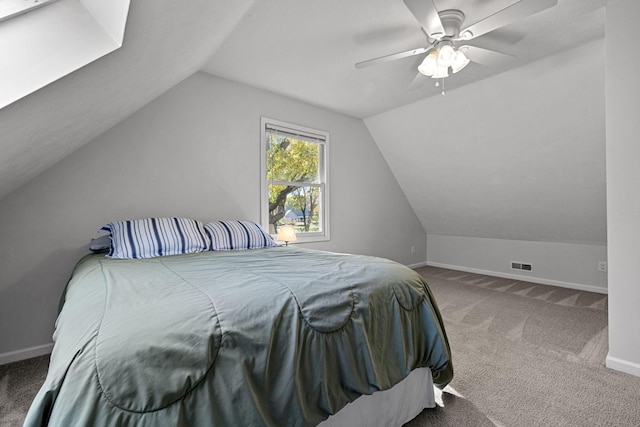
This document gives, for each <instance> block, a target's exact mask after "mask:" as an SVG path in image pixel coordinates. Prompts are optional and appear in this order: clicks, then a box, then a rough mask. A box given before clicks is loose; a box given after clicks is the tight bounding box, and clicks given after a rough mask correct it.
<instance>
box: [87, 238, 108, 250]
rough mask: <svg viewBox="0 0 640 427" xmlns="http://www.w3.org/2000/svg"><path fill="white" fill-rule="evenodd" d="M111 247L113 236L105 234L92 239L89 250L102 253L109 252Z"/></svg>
mask: <svg viewBox="0 0 640 427" xmlns="http://www.w3.org/2000/svg"><path fill="white" fill-rule="evenodd" d="M110 248H111V236H109V235H105V236H100V237H96V238H94V239H91V242H90V243H89V250H90V251H91V252H96V253H102V252H109V249H110Z"/></svg>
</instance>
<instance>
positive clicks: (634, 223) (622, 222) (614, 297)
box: [606, 0, 640, 376]
mask: <svg viewBox="0 0 640 427" xmlns="http://www.w3.org/2000/svg"><path fill="white" fill-rule="evenodd" d="M638 16H640V2H638V1H636V0H620V1H618V2H610V4H608V5H607V21H606V32H607V36H606V52H607V54H606V63H607V64H608V65H607V78H606V93H607V232H608V237H609V242H608V251H609V354H608V356H607V366H608V367H610V368H614V369H618V370H621V371H624V372H628V373H631V374H634V375H637V376H640V334H639V333H638V326H639V325H640V309H638V302H639V301H640V197H639V196H638V194H639V193H638V185H639V184H640V167H638V160H640V143H638V135H640V120H639V116H640V81H639V80H638V74H639V73H640V58H638V56H637V55H633V54H631V55H630V54H629V53H630V52H635V51H636V47H635V44H636V41H635V39H634V34H633V33H634V28H635V23H636V21H637V18H638ZM609 64H610V65H609Z"/></svg>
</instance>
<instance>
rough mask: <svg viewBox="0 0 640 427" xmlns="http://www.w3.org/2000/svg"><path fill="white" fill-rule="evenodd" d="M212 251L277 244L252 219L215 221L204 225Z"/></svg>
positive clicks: (264, 246)
mask: <svg viewBox="0 0 640 427" xmlns="http://www.w3.org/2000/svg"><path fill="white" fill-rule="evenodd" d="M204 230H205V231H206V232H207V234H208V235H209V236H208V237H209V239H210V241H211V246H210V249H211V250H212V251H224V250H241V249H258V248H266V247H269V246H278V245H277V243H276V242H274V241H273V239H272V238H271V236H270V235H269V233H267V232H266V231H264V230H263V228H262V227H260V225H258V224H256V223H255V222H253V221H216V222H210V223H208V224H205V225H204Z"/></svg>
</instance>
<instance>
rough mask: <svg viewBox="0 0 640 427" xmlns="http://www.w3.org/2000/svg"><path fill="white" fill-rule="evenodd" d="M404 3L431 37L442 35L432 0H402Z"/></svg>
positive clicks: (438, 17) (440, 22) (440, 23)
mask: <svg viewBox="0 0 640 427" xmlns="http://www.w3.org/2000/svg"><path fill="white" fill-rule="evenodd" d="M404 4H405V5H406V6H407V8H408V9H409V10H410V11H411V13H413V16H415V17H416V19H417V20H418V23H419V24H420V25H421V26H422V28H424V30H425V31H426V32H427V34H428V35H429V36H430V37H431V38H435V39H437V38H440V37H442V36H444V27H443V26H442V21H441V20H440V16H439V15H438V10H437V9H436V5H435V4H434V3H433V0H404Z"/></svg>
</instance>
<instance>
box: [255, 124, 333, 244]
mask: <svg viewBox="0 0 640 427" xmlns="http://www.w3.org/2000/svg"><path fill="white" fill-rule="evenodd" d="M265 132H266V134H265V135H266V138H265V142H266V147H265V159H264V161H265V164H266V168H265V173H266V182H265V184H266V191H267V194H268V223H269V231H270V232H271V233H274V234H275V233H277V232H278V228H279V227H280V226H281V225H285V224H290V225H293V227H294V229H295V231H296V233H298V234H299V235H300V234H302V235H304V234H305V233H306V234H308V235H321V234H324V233H325V218H324V215H325V214H324V212H325V206H324V199H323V198H324V197H325V181H324V179H325V173H324V170H323V168H324V167H325V164H324V155H325V154H324V150H325V145H324V144H325V138H324V137H322V136H320V135H319V136H318V138H314V136H313V135H304V134H303V135H298V134H296V133H293V132H287V131H281V130H279V129H272V128H270V127H269V125H266V128H265ZM263 218H264V216H263Z"/></svg>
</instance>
